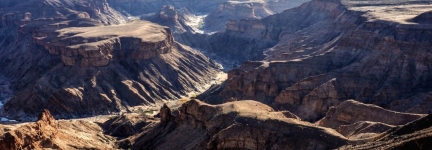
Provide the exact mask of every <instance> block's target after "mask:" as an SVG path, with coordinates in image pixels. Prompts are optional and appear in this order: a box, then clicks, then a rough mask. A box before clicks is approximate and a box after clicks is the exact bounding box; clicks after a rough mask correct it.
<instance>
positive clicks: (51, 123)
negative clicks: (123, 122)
mask: <svg viewBox="0 0 432 150" xmlns="http://www.w3.org/2000/svg"><path fill="white" fill-rule="evenodd" d="M100 132H102V129H101V128H100V127H99V126H98V125H96V124H95V123H90V122H87V121H56V120H55V119H54V118H53V116H52V115H51V114H50V112H49V111H48V110H44V111H43V112H42V113H41V114H40V115H39V119H38V121H37V122H35V123H29V124H23V125H21V126H20V127H18V128H16V129H14V130H12V131H9V132H7V133H5V134H4V135H3V136H2V137H0V148H1V149H4V150H13V149H47V148H48V149H112V148H114V147H113V145H114V142H113V141H114V138H112V137H109V136H105V135H103V134H101V133H100Z"/></svg>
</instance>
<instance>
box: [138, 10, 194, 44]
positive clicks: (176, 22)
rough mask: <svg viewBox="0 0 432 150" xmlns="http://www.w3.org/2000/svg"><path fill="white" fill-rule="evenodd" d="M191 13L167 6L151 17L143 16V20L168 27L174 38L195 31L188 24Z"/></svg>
mask: <svg viewBox="0 0 432 150" xmlns="http://www.w3.org/2000/svg"><path fill="white" fill-rule="evenodd" d="M189 15H191V13H190V12H189V11H188V10H187V9H184V8H183V9H181V10H177V9H175V8H174V6H172V5H165V6H163V7H162V8H161V10H160V11H159V12H158V13H155V14H154V15H150V16H142V17H141V19H144V20H149V21H151V22H154V23H157V24H160V25H164V26H168V27H169V28H170V29H171V30H172V31H173V34H174V36H177V35H179V34H183V33H192V32H193V29H192V28H191V27H190V26H188V25H187V24H186V22H187V21H189V20H188V19H189V18H188V17H187V16H189Z"/></svg>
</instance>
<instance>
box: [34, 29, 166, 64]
mask: <svg viewBox="0 0 432 150" xmlns="http://www.w3.org/2000/svg"><path fill="white" fill-rule="evenodd" d="M107 31H110V32H107ZM47 32H48V33H47ZM50 32H53V33H50ZM34 40H35V43H37V44H39V45H42V46H43V47H44V48H45V49H46V50H47V51H48V52H49V53H50V54H53V55H61V57H62V61H63V63H64V64H66V65H69V66H74V65H76V64H77V65H79V66H81V67H89V66H95V67H97V66H106V65H108V63H109V62H111V61H114V60H123V59H134V60H141V59H150V58H153V57H156V56H157V55H160V54H166V53H169V52H170V51H171V49H172V48H173V47H174V45H175V43H174V40H173V37H172V34H171V30H170V29H168V28H163V27H161V26H159V25H156V24H153V23H150V22H145V21H134V22H132V23H127V24H121V25H112V26H95V27H85V28H66V29H61V30H56V31H49V30H48V31H41V32H38V33H36V34H35V37H34Z"/></svg>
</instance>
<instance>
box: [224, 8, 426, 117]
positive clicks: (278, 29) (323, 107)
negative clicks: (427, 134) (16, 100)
mask: <svg viewBox="0 0 432 150" xmlns="http://www.w3.org/2000/svg"><path fill="white" fill-rule="evenodd" d="M347 2H351V1H343V3H340V2H338V1H318V0H315V1H312V2H309V3H306V4H303V5H302V6H300V7H298V8H294V9H290V10H287V11H285V12H283V13H281V14H278V15H273V16H270V17H267V18H264V19H261V20H259V21H257V20H254V21H246V20H245V21H241V22H234V23H232V24H229V26H230V27H229V29H230V30H232V31H235V32H242V33H243V34H244V35H249V36H254V35H255V36H256V35H259V37H262V38H268V39H277V40H278V44H277V45H276V46H274V47H272V48H270V49H269V50H267V51H266V52H265V55H266V56H267V58H266V60H267V61H266V62H247V63H245V64H243V65H242V66H241V67H239V68H238V69H234V70H232V71H230V72H229V73H228V78H229V80H228V81H227V83H226V88H225V89H224V90H223V91H222V92H221V93H220V94H219V96H221V97H224V98H225V100H229V99H239V100H241V99H256V100H258V101H261V102H264V103H267V104H271V105H272V106H273V107H274V108H276V109H286V110H290V111H291V112H293V113H294V114H296V115H298V116H299V117H300V118H302V119H305V120H311V121H314V120H316V119H319V118H321V117H323V116H324V114H325V113H326V112H327V111H328V109H329V107H330V106H336V105H338V104H340V103H341V102H343V101H345V100H347V99H355V100H357V101H360V102H364V103H372V104H376V105H379V106H382V107H384V108H388V109H391V110H396V111H403V112H412V113H429V111H430V108H431V107H432V105H431V101H430V98H429V95H430V90H431V87H430V85H428V84H426V83H428V82H430V81H431V74H430V70H429V69H428V68H430V67H431V66H430V64H429V63H428V60H430V59H431V58H430V55H429V47H430V46H431V43H430V42H428V41H430V40H431V36H430V34H429V33H430V32H431V30H432V27H431V26H430V25H426V24H410V23H409V22H406V21H403V20H398V19H399V18H397V19H396V20H391V18H392V17H389V16H394V15H399V14H404V13H408V12H407V11H410V10H411V9H412V10H414V7H415V6H412V5H410V4H407V5H405V6H404V7H405V8H407V10H406V11H398V12H397V13H395V12H393V11H385V9H389V10H396V8H393V7H395V6H393V4H386V3H384V4H383V5H380V6H376V7H372V6H371V7H366V6H363V5H348V4H345V3H347ZM365 3H366V2H365ZM392 3H393V2H392ZM413 5H414V4H413ZM416 5H417V4H416ZM390 6H391V7H390ZM422 6H423V7H425V8H427V7H430V4H427V3H425V4H422ZM370 9H377V11H376V12H378V13H382V14H383V15H382V16H384V17H382V18H378V19H377V16H379V14H374V13H376V12H368V11H367V10H370ZM381 9H384V10H381ZM422 10H423V11H422ZM426 11H427V9H420V10H417V11H416V13H417V14H410V16H408V17H407V18H410V17H411V18H414V17H416V16H417V15H420V14H422V13H424V12H426ZM386 12H387V14H386ZM302 14H304V15H306V16H305V17H298V18H301V19H296V17H294V16H302ZM371 16H372V17H371ZM386 16H387V17H386ZM405 17H406V16H405ZM276 18H277V19H278V20H279V21H278V22H277V23H276V21H273V20H275V19H276ZM394 18H395V17H394ZM257 25H260V26H261V27H260V28H256V27H257ZM295 25H298V26H295ZM227 26H228V25H227ZM304 110H308V111H310V112H308V113H304V112H303V111H304Z"/></svg>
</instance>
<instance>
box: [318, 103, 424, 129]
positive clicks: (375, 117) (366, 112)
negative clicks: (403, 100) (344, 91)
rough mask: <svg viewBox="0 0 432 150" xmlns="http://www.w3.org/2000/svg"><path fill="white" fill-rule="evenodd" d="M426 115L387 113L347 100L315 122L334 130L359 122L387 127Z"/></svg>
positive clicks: (383, 110)
mask: <svg viewBox="0 0 432 150" xmlns="http://www.w3.org/2000/svg"><path fill="white" fill-rule="evenodd" d="M424 116H426V115H422V114H409V113H399V112H395V111H389V110H386V109H383V108H381V107H378V106H375V105H371V104H363V103H360V102H357V101H354V100H347V101H344V102H343V103H341V104H340V105H338V106H337V107H331V108H330V110H329V111H328V112H327V114H326V116H325V117H324V118H323V119H321V120H320V121H318V122H317V124H318V125H320V126H323V127H328V128H333V129H336V128H338V127H340V126H341V125H349V124H354V123H356V122H360V121H372V122H380V123H384V124H389V125H404V124H407V123H409V122H411V121H414V120H417V119H420V118H422V117H424Z"/></svg>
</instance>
